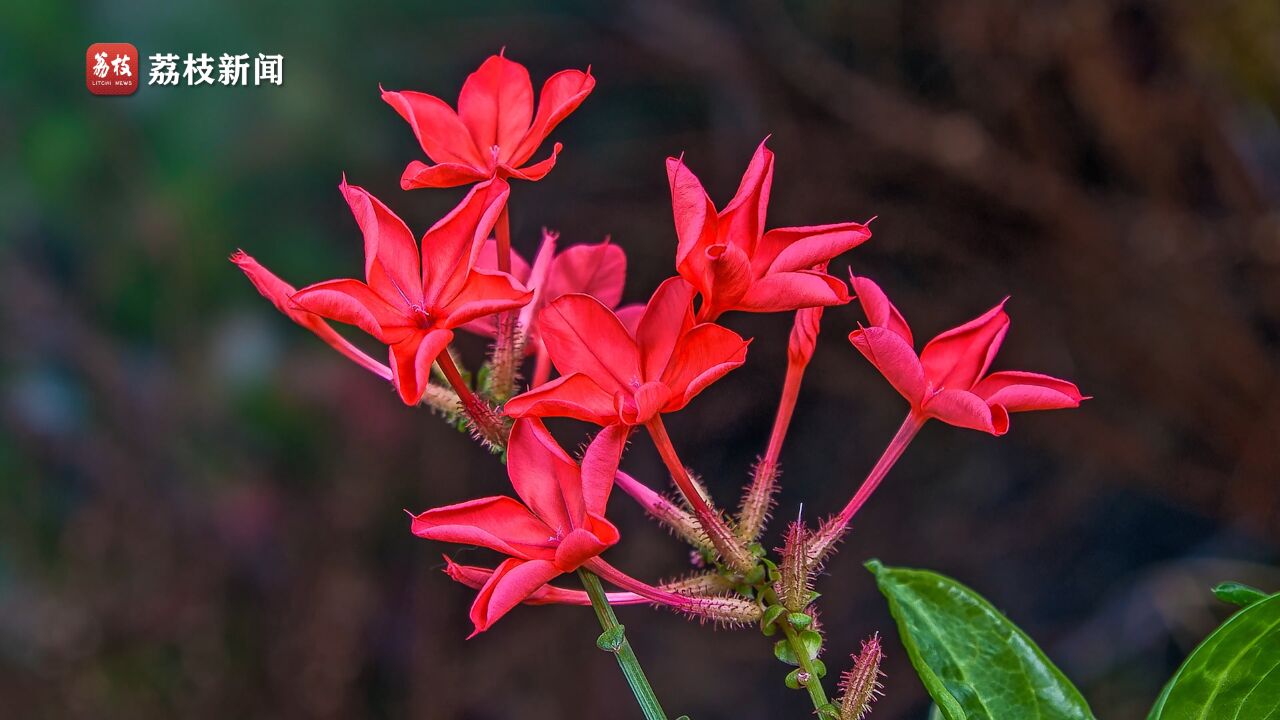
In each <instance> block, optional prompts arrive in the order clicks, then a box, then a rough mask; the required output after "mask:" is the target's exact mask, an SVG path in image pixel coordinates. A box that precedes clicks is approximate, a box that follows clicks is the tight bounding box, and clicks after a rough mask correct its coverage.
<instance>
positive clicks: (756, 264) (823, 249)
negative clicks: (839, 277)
mask: <svg viewBox="0 0 1280 720" xmlns="http://www.w3.org/2000/svg"><path fill="white" fill-rule="evenodd" d="M870 238H871V229H870V228H868V227H867V226H866V225H863V224H862V223H855V222H847V223H836V224H834V225H814V226H812V227H791V228H777V229H775V230H770V231H769V232H767V233H765V234H764V238H762V239H761V242H760V247H758V248H756V254H755V256H754V257H753V258H751V267H752V269H753V270H755V271H756V274H757V275H763V274H764V271H765V270H766V269H767V270H768V271H769V272H775V273H776V272H791V271H794V270H805V269H808V268H811V267H813V266H814V265H821V264H824V263H827V262H830V261H831V259H832V258H834V257H835V256H837V255H839V254H841V253H843V252H846V251H848V250H852V249H853V248H856V247H858V246H859V245H861V244H862V243H864V242H866V241H867V240H869V239H870Z"/></svg>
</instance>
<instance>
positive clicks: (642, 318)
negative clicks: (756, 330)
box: [505, 278, 750, 425]
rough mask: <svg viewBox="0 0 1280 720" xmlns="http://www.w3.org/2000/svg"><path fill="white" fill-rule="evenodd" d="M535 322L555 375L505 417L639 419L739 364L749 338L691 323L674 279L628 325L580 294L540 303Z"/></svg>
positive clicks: (670, 408)
mask: <svg viewBox="0 0 1280 720" xmlns="http://www.w3.org/2000/svg"><path fill="white" fill-rule="evenodd" d="M538 323H539V328H540V332H541V334H542V341H543V342H544V343H545V344H546V347H547V352H548V354H549V355H550V356H551V362H552V363H554V364H555V366H556V369H557V370H559V371H560V374H561V375H562V376H563V377H560V378H557V379H556V380H553V381H551V382H549V383H547V384H545V385H542V386H540V387H537V388H534V389H533V390H530V391H528V392H526V393H524V394H523V395H519V396H517V397H514V398H512V399H511V400H509V401H507V404H506V407H505V412H506V413H507V414H508V415H510V416H512V417H527V416H535V417H548V416H550V417H572V418H577V419H579V420H585V421H587V422H592V423H596V424H598V425H610V424H613V423H617V422H622V423H625V424H627V425H639V424H643V423H646V422H648V421H649V420H650V419H652V418H653V417H655V416H656V415H657V414H658V413H668V412H674V411H676V410H679V409H681V408H683V407H684V406H685V405H687V404H688V403H689V401H690V400H692V399H693V397H694V396H695V395H697V394H698V393H700V392H702V390H703V389H704V388H706V387H707V386H708V385H710V384H711V383H713V382H715V381H716V380H719V379H720V378H721V377H723V376H724V375H725V373H727V372H729V371H730V370H733V369H734V368H736V367H738V366H739V365H741V364H742V363H743V362H744V361H745V360H746V357H747V345H748V344H749V343H750V341H744V340H743V339H742V338H741V337H739V336H738V334H737V333H735V332H733V331H731V330H729V329H727V328H724V327H721V326H719V325H715V324H712V323H702V324H700V325H695V324H694V319H693V288H692V287H690V286H689V284H688V283H686V282H685V281H684V280H682V279H680V278H670V279H668V280H667V281H666V282H664V283H662V285H660V286H659V287H658V290H657V291H656V292H654V294H653V297H652V298H651V299H650V300H649V304H648V305H647V306H646V307H645V309H644V312H643V313H642V314H640V315H639V318H638V320H637V321H636V324H635V328H634V330H629V329H628V328H627V327H626V325H625V324H624V323H623V321H622V320H619V319H618V316H617V315H616V314H614V313H613V311H611V310H609V309H608V308H606V307H605V306H604V305H602V304H601V303H600V301H599V300H596V299H595V298H593V297H591V296H589V295H580V294H576V295H565V296H564V297H561V298H560V299H558V300H555V301H553V302H551V303H550V304H548V305H547V307H546V308H545V309H544V310H543V311H542V313H541V314H540V316H539V319H538Z"/></svg>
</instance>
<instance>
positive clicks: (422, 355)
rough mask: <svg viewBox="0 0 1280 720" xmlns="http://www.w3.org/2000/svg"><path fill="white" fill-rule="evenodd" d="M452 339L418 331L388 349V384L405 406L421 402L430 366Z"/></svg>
mask: <svg viewBox="0 0 1280 720" xmlns="http://www.w3.org/2000/svg"><path fill="white" fill-rule="evenodd" d="M452 339H453V333H452V332H451V331H449V330H430V331H427V332H423V331H420V330H419V331H415V332H414V333H413V334H411V335H409V336H408V337H407V338H405V339H404V340H401V341H400V342H398V343H394V344H392V345H391V346H390V356H391V382H392V383H393V384H395V386H396V390H397V391H398V392H399V393H400V399H401V400H403V401H404V404H405V405H417V404H418V401H419V400H421V399H422V394H423V393H425V392H426V391H427V384H428V383H430V381H431V364H432V363H434V362H435V361H436V358H437V357H439V356H440V353H441V352H444V349H445V347H446V346H447V345H448V344H449V341H450V340H452Z"/></svg>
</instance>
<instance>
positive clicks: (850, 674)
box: [840, 633, 884, 720]
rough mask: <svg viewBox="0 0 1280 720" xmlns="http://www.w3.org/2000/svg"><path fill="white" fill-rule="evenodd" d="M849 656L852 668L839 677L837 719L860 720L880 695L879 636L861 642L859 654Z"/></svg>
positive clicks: (869, 710)
mask: <svg viewBox="0 0 1280 720" xmlns="http://www.w3.org/2000/svg"><path fill="white" fill-rule="evenodd" d="M852 657H853V668H851V669H850V670H847V671H846V672H845V673H844V674H843V675H841V676H840V691H841V693H842V695H841V696H840V720H862V719H863V718H865V717H866V716H867V714H868V713H870V712H871V703H873V702H875V701H876V698H879V697H880V696H882V695H884V687H883V685H881V683H880V678H881V677H882V676H883V675H884V673H883V672H881V671H880V661H881V660H883V659H884V651H883V650H882V649H881V647H880V633H876V634H875V635H872V636H871V637H869V638H867V639H866V640H863V641H862V652H859V653H856V654H855V655H853V656H852Z"/></svg>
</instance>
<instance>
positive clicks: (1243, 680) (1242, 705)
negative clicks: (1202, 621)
mask: <svg viewBox="0 0 1280 720" xmlns="http://www.w3.org/2000/svg"><path fill="white" fill-rule="evenodd" d="M1269 718H1280V594H1276V595H1272V596H1270V597H1268V598H1266V599H1264V600H1260V601H1258V602H1255V603H1253V604H1251V605H1249V606H1248V607H1246V608H1245V609H1243V610H1241V611H1240V612H1237V613H1236V614H1235V615H1232V616H1231V618H1230V619H1228V620H1227V621H1226V622H1225V623H1223V624H1222V625H1221V626H1220V627H1219V628H1218V629H1217V630H1214V631H1213V633H1212V634H1211V635H1209V637H1208V638H1206V639H1205V641H1204V642H1202V643H1200V646H1199V647H1197V648H1196V649H1195V650H1193V651H1192V652H1191V656H1190V657H1188V658H1187V660H1186V662H1184V663H1183V664H1182V667H1180V668H1178V672H1176V673H1174V675H1173V678H1172V679H1171V680H1170V681H1169V684H1168V685H1166V686H1165V689H1164V692H1162V693H1161V694H1160V698H1159V699H1158V700H1156V704H1155V707H1153V708H1152V709H1151V714H1150V715H1148V716H1147V720H1268V719H1269Z"/></svg>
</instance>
